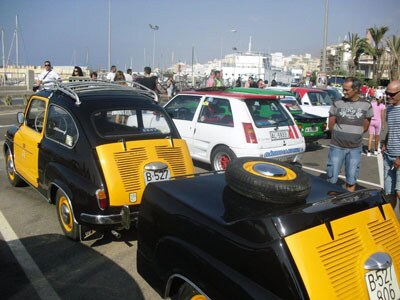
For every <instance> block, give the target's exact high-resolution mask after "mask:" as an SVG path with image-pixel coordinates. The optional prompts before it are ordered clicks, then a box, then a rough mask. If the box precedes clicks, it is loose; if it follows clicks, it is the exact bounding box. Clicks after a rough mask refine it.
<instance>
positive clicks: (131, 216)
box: [80, 206, 139, 229]
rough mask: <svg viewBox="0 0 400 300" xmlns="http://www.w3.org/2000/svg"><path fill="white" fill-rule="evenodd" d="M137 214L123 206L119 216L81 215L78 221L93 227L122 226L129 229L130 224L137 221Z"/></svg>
mask: <svg viewBox="0 0 400 300" xmlns="http://www.w3.org/2000/svg"><path fill="white" fill-rule="evenodd" d="M138 216H139V213H138V212H137V211H135V212H131V211H130V210H129V207H128V206H123V207H122V209H121V212H120V213H119V214H112V215H90V214H86V213H82V214H81V215H80V219H81V221H82V222H85V223H87V224H93V225H118V224H119V225H122V226H123V227H124V228H126V229H129V227H130V223H131V222H132V221H135V220H137V218H138Z"/></svg>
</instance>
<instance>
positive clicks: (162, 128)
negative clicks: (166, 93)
mask: <svg viewBox="0 0 400 300" xmlns="http://www.w3.org/2000/svg"><path fill="white" fill-rule="evenodd" d="M92 121H93V124H94V127H95V130H96V132H97V133H98V134H99V135H100V136H101V137H103V138H110V137H124V136H132V135H146V134H148V135H150V134H165V135H169V134H170V133H171V128H170V125H169V122H167V120H166V118H165V114H164V112H162V111H159V110H157V111H156V110H142V109H125V110H102V111H97V112H95V113H93V114H92Z"/></svg>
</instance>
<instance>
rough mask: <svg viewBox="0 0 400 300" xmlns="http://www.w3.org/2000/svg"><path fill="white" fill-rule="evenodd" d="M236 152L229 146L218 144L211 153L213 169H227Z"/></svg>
mask: <svg viewBox="0 0 400 300" xmlns="http://www.w3.org/2000/svg"><path fill="white" fill-rule="evenodd" d="M235 158H236V154H235V153H234V152H233V151H232V150H231V149H229V147H227V146H217V147H216V148H215V149H214V150H213V151H212V153H211V168H212V170H213V171H223V170H226V168H227V167H228V165H229V163H230V162H231V161H232V160H234V159H235Z"/></svg>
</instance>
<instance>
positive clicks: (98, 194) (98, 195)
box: [96, 190, 107, 210]
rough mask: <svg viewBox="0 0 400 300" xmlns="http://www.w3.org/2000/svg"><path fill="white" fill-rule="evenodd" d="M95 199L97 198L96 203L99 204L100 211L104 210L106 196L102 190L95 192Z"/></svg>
mask: <svg viewBox="0 0 400 300" xmlns="http://www.w3.org/2000/svg"><path fill="white" fill-rule="evenodd" d="M96 198H97V203H98V204H99V207H100V209H101V210H105V209H106V208H107V195H106V192H104V191H103V190H97V191H96Z"/></svg>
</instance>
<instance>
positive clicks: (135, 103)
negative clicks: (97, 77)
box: [3, 81, 194, 240]
mask: <svg viewBox="0 0 400 300" xmlns="http://www.w3.org/2000/svg"><path fill="white" fill-rule="evenodd" d="M153 96H154V95H153V94H152V93H151V92H149V91H147V90H143V89H140V88H133V87H128V86H122V85H117V84H114V83H106V82H91V81H81V82H70V83H54V84H53V85H52V86H51V87H48V89H46V90H42V91H40V92H38V93H36V94H34V95H32V96H31V97H30V99H29V102H28V104H27V106H26V108H25V112H24V113H18V115H17V118H18V122H19V126H14V127H11V128H10V129H9V130H8V131H7V134H6V139H5V143H4V146H3V151H4V154H5V157H6V170H7V173H8V179H9V181H10V183H11V184H12V185H14V186H22V185H26V184H29V185H31V186H32V187H33V188H35V189H36V190H37V191H39V192H40V194H42V195H43V196H44V197H45V198H46V199H47V200H48V201H49V202H50V203H54V204H56V207H57V214H58V218H59V221H60V224H61V227H62V229H63V231H64V233H65V235H66V236H68V237H69V238H71V239H74V240H78V239H80V238H83V237H84V236H85V235H86V233H87V232H88V231H91V232H93V229H95V230H98V231H102V230H105V229H122V228H129V226H130V224H131V222H132V221H133V220H136V219H137V214H138V206H139V204H140V203H141V200H142V194H143V191H144V188H145V186H146V184H148V183H150V182H155V181H161V180H168V179H170V178H173V177H176V176H181V175H187V174H192V173H194V167H193V163H192V160H191V158H190V155H189V152H188V149H187V146H186V143H185V142H184V141H183V140H182V139H181V138H180V136H179V133H178V131H177V130H176V128H175V126H174V124H173V122H172V120H171V119H170V117H169V116H168V114H167V113H166V112H165V111H164V109H163V108H162V107H161V106H160V105H158V104H157V103H156V102H155V100H157V98H155V99H154V97H153Z"/></svg>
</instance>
